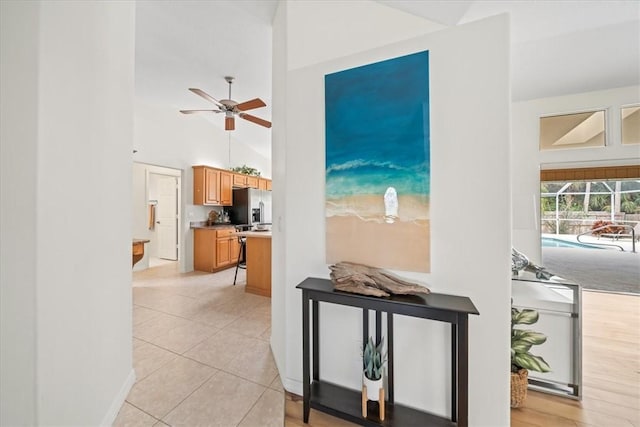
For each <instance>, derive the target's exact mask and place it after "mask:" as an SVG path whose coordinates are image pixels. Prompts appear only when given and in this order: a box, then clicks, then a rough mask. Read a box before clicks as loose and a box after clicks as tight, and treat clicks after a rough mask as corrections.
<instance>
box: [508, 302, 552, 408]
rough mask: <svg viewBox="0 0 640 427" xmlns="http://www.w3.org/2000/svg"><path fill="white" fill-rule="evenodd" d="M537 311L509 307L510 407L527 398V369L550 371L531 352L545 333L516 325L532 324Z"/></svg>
mask: <svg viewBox="0 0 640 427" xmlns="http://www.w3.org/2000/svg"><path fill="white" fill-rule="evenodd" d="M538 317H539V315H538V311H537V310H532V309H526V308H525V309H522V310H519V309H517V308H515V307H511V407H512V408H517V407H519V406H520V405H522V403H523V402H524V400H525V399H526V398H527V386H528V384H529V381H528V377H529V370H532V371H536V372H550V371H551V368H550V367H549V364H548V363H547V362H546V361H545V360H544V359H543V358H542V357H540V356H536V355H534V354H531V353H530V352H529V350H530V349H531V347H532V346H534V345H540V344H543V343H544V342H545V341H547V337H546V335H544V334H542V333H540V332H535V331H532V330H529V329H519V328H515V326H516V325H533V324H534V323H536V322H537V321H538Z"/></svg>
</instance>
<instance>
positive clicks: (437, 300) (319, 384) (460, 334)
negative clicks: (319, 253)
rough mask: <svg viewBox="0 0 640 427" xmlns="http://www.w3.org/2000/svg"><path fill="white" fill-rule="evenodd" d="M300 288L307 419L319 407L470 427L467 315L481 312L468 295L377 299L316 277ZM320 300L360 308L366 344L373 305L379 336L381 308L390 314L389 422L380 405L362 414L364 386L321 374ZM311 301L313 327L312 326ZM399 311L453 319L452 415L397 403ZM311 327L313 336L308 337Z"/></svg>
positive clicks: (371, 421)
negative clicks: (395, 337) (329, 379)
mask: <svg viewBox="0 0 640 427" xmlns="http://www.w3.org/2000/svg"><path fill="white" fill-rule="evenodd" d="M296 287H297V288H298V289H302V354H303V362H302V387H303V399H304V413H303V417H304V422H305V423H308V422H309V411H310V409H311V408H314V409H317V410H319V411H322V412H326V413H328V414H331V415H333V416H336V417H339V418H342V419H345V420H348V421H351V422H353V423H356V424H360V425H365V426H435V427H439V426H459V427H466V426H467V425H468V375H469V373H468V370H469V363H468V362H469V359H468V316H469V314H479V313H478V310H477V309H476V307H475V306H474V305H473V302H471V300H470V299H469V298H467V297H459V296H454V295H445V294H434V293H431V294H428V295H420V296H416V295H393V296H391V297H388V298H377V297H370V296H366V295H359V294H352V293H348V292H341V291H336V290H334V288H333V283H331V281H330V280H327V279H318V278H313V277H310V278H307V279H305V280H304V281H303V282H301V283H300V284H299V285H298V286H296ZM309 302H311V304H309ZM319 302H327V303H332V304H340V305H347V306H351V307H358V308H361V309H362V319H363V331H362V342H363V343H364V342H366V341H367V339H368V337H369V310H374V311H375V318H376V340H377V341H380V338H381V330H382V329H381V326H382V313H383V312H384V313H386V320H387V337H386V340H387V347H388V348H387V371H388V381H387V384H388V387H387V388H388V390H387V403H386V416H385V419H384V421H381V420H380V419H379V418H378V416H377V415H378V414H377V410H375V408H374V407H372V408H370V410H369V411H368V416H367V418H363V417H362V409H361V403H362V401H361V391H360V390H351V389H348V388H345V387H341V386H339V385H335V384H332V383H329V382H325V381H322V380H321V379H320V357H319V355H320V342H319V332H320V312H319V310H318V308H319V307H318V303H319ZM310 305H311V328H309V326H310V325H309V321H310V319H309V314H310V313H309V309H310V307H309V306H310ZM394 314H402V315H405V316H411V317H420V318H423V319H431V320H437V321H441V322H447V323H450V324H451V419H448V418H444V417H440V416H437V415H433V414H430V413H427V412H423V411H419V410H416V409H413V408H409V407H406V406H402V405H399V404H395V403H394V390H393V363H394V358H393V315H394ZM310 330H311V335H312V337H311V339H310V338H309V332H310ZM311 343H313V345H311ZM311 364H313V381H311V378H310V376H311V369H310V368H311V366H310V365H311ZM369 405H373V406H375V405H377V403H375V402H369Z"/></svg>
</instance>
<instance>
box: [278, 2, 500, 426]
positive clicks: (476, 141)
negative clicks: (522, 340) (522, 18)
mask: <svg viewBox="0 0 640 427" xmlns="http://www.w3.org/2000/svg"><path fill="white" fill-rule="evenodd" d="M280 7H281V8H282V7H286V8H287V11H286V12H287V13H286V19H281V15H280V14H278V16H277V17H276V21H275V24H274V25H275V26H276V28H277V26H278V25H285V26H287V25H288V26H287V27H286V29H285V30H284V32H285V33H286V40H287V42H291V41H292V40H299V39H300V37H304V40H305V48H306V50H307V51H310V52H313V51H314V49H315V48H316V47H318V49H320V50H321V51H322V53H323V55H325V54H326V52H329V51H330V50H331V48H332V47H333V46H331V45H330V46H326V45H325V43H326V42H327V40H326V39H325V37H323V36H322V34H323V32H313V31H309V32H304V31H305V29H307V28H314V27H316V26H318V25H322V26H323V28H324V33H326V34H332V37H331V38H330V39H329V41H330V40H340V39H341V37H340V35H342V36H343V37H347V36H348V37H350V38H349V42H350V44H351V45H352V46H353V45H354V43H357V42H355V41H354V40H358V41H361V43H362V44H361V46H362V49H361V52H360V53H357V54H353V53H350V54H349V55H347V56H343V57H341V58H337V57H338V56H341V55H340V51H339V50H338V52H337V53H336V55H335V56H333V57H332V58H330V59H329V58H327V57H324V56H322V57H320V58H319V60H320V61H321V62H319V61H313V60H310V59H306V60H305V61H306V62H308V63H309V64H314V65H311V66H308V67H305V68H297V69H291V68H289V69H288V71H287V72H286V74H284V75H282V76H280V78H281V80H279V81H277V80H274V95H275V96H274V98H276V97H277V96H283V94H286V104H285V108H284V109H283V108H280V106H281V104H279V103H278V102H277V100H276V99H274V123H282V122H283V121H284V123H285V126H286V130H285V131H284V133H276V132H274V140H273V145H274V159H273V160H274V166H273V167H274V170H277V171H280V170H283V171H284V176H285V177H286V183H285V186H284V188H278V190H280V191H284V196H283V197H284V198H285V199H286V200H287V201H288V202H287V203H286V204H274V214H275V216H276V217H281V218H282V219H283V224H284V225H285V227H280V228H278V229H277V230H276V231H274V269H276V268H282V266H284V268H285V271H284V272H274V278H275V277H278V278H279V279H280V280H274V283H273V287H274V291H273V295H277V296H278V297H279V296H280V295H282V294H284V297H285V304H286V313H285V317H286V319H285V320H284V321H281V319H279V318H278V316H276V315H275V314H274V321H273V322H274V323H273V325H274V330H273V334H274V336H275V335H278V336H279V335H280V334H283V333H284V334H285V340H286V354H285V355H284V362H282V361H278V366H279V368H281V366H283V365H284V366H285V372H282V371H281V375H282V377H283V380H284V384H285V387H286V388H287V389H288V390H289V391H292V392H294V393H298V394H301V392H302V386H301V378H302V360H301V359H302V355H301V352H302V342H301V327H300V323H301V319H300V317H301V295H300V291H299V290H296V289H295V286H296V285H297V284H298V283H299V282H300V281H302V280H303V279H304V278H305V277H307V276H317V277H328V269H327V265H326V263H325V255H324V254H325V242H324V239H325V234H324V233H325V222H324V176H325V174H324V160H323V159H324V89H323V79H324V75H325V74H327V73H332V72H335V71H338V70H342V69H346V68H351V67H356V66H359V65H363V64H367V63H371V62H376V61H381V60H384V59H388V58H392V57H397V56H401V55H405V54H408V53H412V52H416V51H420V50H425V49H428V50H429V51H430V63H431V68H430V73H431V75H430V87H431V123H432V127H431V165H432V189H431V190H432V194H431V207H432V208H431V215H432V218H431V220H432V227H431V231H432V240H431V248H432V253H431V255H432V273H431V274H429V275H427V274H418V273H409V272H403V273H401V274H402V275H404V276H406V277H410V278H413V279H416V280H424V281H426V282H428V283H429V286H430V288H431V289H432V290H433V291H434V292H440V293H449V294H456V295H466V296H469V297H471V298H472V300H473V301H474V303H475V304H476V306H477V307H478V309H479V311H480V316H478V317H475V316H474V317H472V318H471V319H470V360H471V363H470V386H469V388H470V407H469V409H470V420H469V421H470V425H486V426H489V425H490V426H497V425H507V424H508V423H509V403H508V402H509V399H508V396H509V384H508V372H509V371H508V368H507V367H508V351H506V349H507V348H508V333H507V332H506V331H507V330H508V326H509V317H508V313H509V304H510V303H509V295H510V281H509V262H510V258H509V253H510V240H511V235H510V230H511V224H510V202H511V200H510V194H511V190H510V184H509V99H510V93H509V66H508V64H509V57H508V52H509V33H508V21H507V18H506V17H505V16H500V17H496V18H492V19H489V20H486V21H482V22H478V23H474V24H470V25H466V26H462V27H457V28H454V29H451V30H446V31H441V32H437V33H433V34H430V35H425V36H417V35H418V34H420V28H419V25H417V24H416V22H415V21H408V20H407V19H405V18H406V17H403V16H399V15H394V14H393V11H392V10H391V9H389V10H388V12H389V13H388V14H385V15H384V16H385V19H386V20H383V22H380V23H377V24H378V25H379V27H380V28H384V32H385V34H389V35H392V34H394V35H396V36H397V39H396V40H402V39H409V40H406V41H404V42H399V43H395V44H392V45H388V46H384V47H377V48H374V47H376V46H378V45H380V44H381V42H380V41H379V40H375V41H374V43H373V44H369V43H368V42H367V40H366V39H365V40H362V39H360V38H359V37H358V36H359V35H360V34H361V33H362V34H364V35H366V34H368V31H360V25H362V27H369V26H371V25H372V23H371V22H367V21H366V20H362V19H361V16H368V15H363V14H362V12H363V8H364V9H368V8H371V9H372V10H373V9H376V10H377V9H378V8H380V7H383V8H384V6H381V5H379V4H377V3H371V2H357V4H356V3H345V2H338V3H335V2H325V3H323V4H321V5H320V4H318V3H316V2H287V3H286V5H285V6H283V5H282V4H281V5H280ZM317 8H321V9H323V10H325V9H326V8H334V9H333V12H334V14H335V15H336V16H338V15H340V16H341V18H342V19H345V20H347V21H348V22H349V23H350V27H349V28H344V27H341V26H339V25H336V26H334V25H333V22H332V20H319V19H318V18H317V16H324V15H322V14H320V15H319V11H318V10H317ZM279 13H280V12H279ZM349 18H351V19H349ZM412 19H415V17H412ZM290 22H295V23H296V24H295V27H294V26H293V25H289V24H288V23H290ZM383 24H384V25H383ZM412 24H413V25H412ZM429 28H430V26H429V25H427V23H426V22H425V24H424V26H423V28H422V30H423V31H422V33H425V32H428V31H429ZM396 30H397V31H399V32H400V33H401V34H403V35H405V36H406V37H402V36H398V35H397V32H396ZM277 31H278V30H276V32H277ZM297 31H300V32H303V33H299V32H297ZM334 32H337V33H338V35H336V34H334ZM275 39H276V37H274V40H275ZM274 47H275V46H274ZM371 48H374V49H371ZM285 49H286V54H282V53H278V54H275V55H274V67H276V68H275V69H278V67H282V64H276V62H277V61H287V62H288V64H289V67H291V65H292V64H297V63H298V62H296V60H295V59H294V58H293V56H294V55H295V54H296V50H295V49H294V48H292V47H287V48H285ZM367 49H371V50H367ZM336 58H337V59H336ZM274 75H277V73H275V72H274ZM276 83H278V84H279V85H281V86H284V87H285V88H286V90H285V91H284V92H283V91H278V92H276V91H275V89H276V88H277V87H278V84H276ZM276 119H277V120H276ZM462 123H463V124H464V125H461V124H462ZM274 131H275V129H274ZM282 145H284V147H285V149H286V155H285V154H283V153H282V152H281V149H282V148H281V146H282ZM483 182H491V183H492V184H491V185H492V186H493V188H494V190H495V191H494V192H492V193H490V194H486V193H484V192H481V191H474V188H476V187H475V186H476V185H479V183H483ZM278 190H276V192H277V191H278ZM276 192H274V195H275V193H276ZM461 192H464V197H465V200H466V203H467V204H468V205H469V206H473V207H474V208H476V210H474V212H475V214H474V218H473V220H472V221H470V220H469V213H468V211H467V210H460V209H456V207H457V206H459V197H460V196H461ZM293 200H295V203H292V202H291V201H293ZM280 209H282V211H280ZM488 223H491V224H492V226H491V227H484V226H480V225H481V224H488ZM279 239H282V240H283V241H284V245H283V246H280V245H278V244H277V242H278V240H279ZM408 250H410V248H408ZM274 298H275V297H274ZM275 305H276V302H275V301H274V306H275ZM321 311H322V314H321V318H322V319H323V320H322V323H321V327H320V328H321V341H322V342H323V343H325V344H324V346H325V347H323V348H322V352H321V359H322V360H321V366H322V367H323V368H322V372H321V377H322V378H325V379H327V380H329V381H334V382H337V383H340V384H343V385H346V386H349V387H352V388H354V389H358V388H359V387H360V381H361V380H360V378H361V373H360V371H359V365H360V362H359V354H358V351H357V345H358V344H356V342H357V340H358V339H359V334H360V328H361V324H360V323H361V321H360V314H359V312H357V311H355V310H353V309H349V308H345V307H333V306H330V305H324V304H323V305H322V309H321ZM283 324H284V325H286V327H285V329H284V330H283V329H282V325H283ZM278 326H279V329H278ZM395 337H396V352H397V353H396V354H397V355H398V360H397V365H396V375H397V377H396V400H397V401H398V402H401V403H405V404H408V405H410V406H415V407H419V408H423V409H426V410H428V411H430V412H435V413H439V414H443V415H448V411H449V401H448V396H449V394H450V393H449V386H448V372H449V369H448V362H447V358H448V354H449V353H448V348H449V347H448V344H447V341H448V337H449V334H448V329H446V328H445V327H444V326H443V325H441V324H438V323H434V322H426V321H421V320H416V319H407V318H399V319H398V320H397V322H396V335H395ZM279 339H280V338H278V339H276V338H275V337H274V338H273V339H272V342H276V341H277V340H279ZM329 343H331V347H330V348H329V347H328V345H329ZM417 355H420V357H416V356H417ZM425 355H426V357H427V358H428V363H425V360H424V356H425ZM276 357H277V358H278V357H282V355H281V354H276ZM417 378H418V379H420V378H423V379H424V381H422V380H416V379H417Z"/></svg>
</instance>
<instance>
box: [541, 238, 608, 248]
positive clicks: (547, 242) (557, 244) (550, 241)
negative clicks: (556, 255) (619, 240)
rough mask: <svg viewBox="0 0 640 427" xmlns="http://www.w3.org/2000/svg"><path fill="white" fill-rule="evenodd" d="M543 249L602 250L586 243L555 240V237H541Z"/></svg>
mask: <svg viewBox="0 0 640 427" xmlns="http://www.w3.org/2000/svg"><path fill="white" fill-rule="evenodd" d="M540 239H541V241H542V247H543V248H582V249H602V248H600V247H598V246H594V245H586V244H584V243H578V242H569V241H567V240H561V239H554V238H553V237H541V238H540Z"/></svg>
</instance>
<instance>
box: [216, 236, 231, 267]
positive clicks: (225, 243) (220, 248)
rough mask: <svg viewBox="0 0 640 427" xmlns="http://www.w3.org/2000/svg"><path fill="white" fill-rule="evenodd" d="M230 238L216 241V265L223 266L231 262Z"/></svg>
mask: <svg viewBox="0 0 640 427" xmlns="http://www.w3.org/2000/svg"><path fill="white" fill-rule="evenodd" d="M229 249H230V240H229V238H223V239H218V240H217V241H216V267H222V266H225V265H228V264H230V263H231V256H230V255H231V252H230V250H229Z"/></svg>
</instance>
